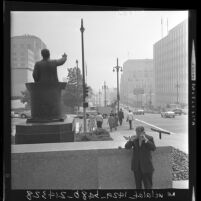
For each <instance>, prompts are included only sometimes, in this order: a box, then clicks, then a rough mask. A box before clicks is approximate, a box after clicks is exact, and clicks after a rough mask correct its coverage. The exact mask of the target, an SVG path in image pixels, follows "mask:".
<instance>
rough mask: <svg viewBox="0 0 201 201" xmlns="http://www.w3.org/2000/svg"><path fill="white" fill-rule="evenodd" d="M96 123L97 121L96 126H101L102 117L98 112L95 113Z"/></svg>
mask: <svg viewBox="0 0 201 201" xmlns="http://www.w3.org/2000/svg"><path fill="white" fill-rule="evenodd" d="M96 123H97V128H102V124H103V117H102V115H101V114H100V113H99V112H98V114H97V115H96Z"/></svg>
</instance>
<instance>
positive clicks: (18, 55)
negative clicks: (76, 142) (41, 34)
mask: <svg viewBox="0 0 201 201" xmlns="http://www.w3.org/2000/svg"><path fill="white" fill-rule="evenodd" d="M44 48H46V45H45V43H44V42H43V41H42V40H41V39H40V38H38V37H36V36H32V35H22V36H14V37H11V97H19V96H21V95H22V94H21V91H24V90H25V89H26V87H25V83H26V82H33V77H32V72H33V69H34V64H35V62H36V61H39V60H40V59H41V50H42V49H44Z"/></svg>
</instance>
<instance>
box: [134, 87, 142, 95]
mask: <svg viewBox="0 0 201 201" xmlns="http://www.w3.org/2000/svg"><path fill="white" fill-rule="evenodd" d="M133 94H134V95H140V94H144V89H143V88H135V89H134V90H133Z"/></svg>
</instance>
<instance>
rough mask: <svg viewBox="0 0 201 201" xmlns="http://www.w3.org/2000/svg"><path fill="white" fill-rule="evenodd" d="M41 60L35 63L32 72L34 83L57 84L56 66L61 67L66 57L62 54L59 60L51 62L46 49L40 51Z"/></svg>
mask: <svg viewBox="0 0 201 201" xmlns="http://www.w3.org/2000/svg"><path fill="white" fill-rule="evenodd" d="M41 55H42V58H43V59H42V60H41V61H38V62H36V64H35V66H34V71H33V78H34V81H35V82H45V83H50V82H58V76H57V66H61V65H63V64H64V63H65V62H66V60H67V55H66V53H64V54H63V55H62V58H61V59H57V60H51V59H50V52H49V50H48V49H43V50H41Z"/></svg>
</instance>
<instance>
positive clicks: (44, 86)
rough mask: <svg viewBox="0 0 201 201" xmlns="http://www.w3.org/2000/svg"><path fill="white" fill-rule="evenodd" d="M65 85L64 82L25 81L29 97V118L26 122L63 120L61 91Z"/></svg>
mask: <svg viewBox="0 0 201 201" xmlns="http://www.w3.org/2000/svg"><path fill="white" fill-rule="evenodd" d="M65 86H66V83H65V82H56V83H26V87H27V89H28V90H29V92H30V97H31V118H30V119H27V123H29V122H40V123H41V122H55V121H63V120H64V119H65V116H64V114H62V111H61V91H62V89H65Z"/></svg>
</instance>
